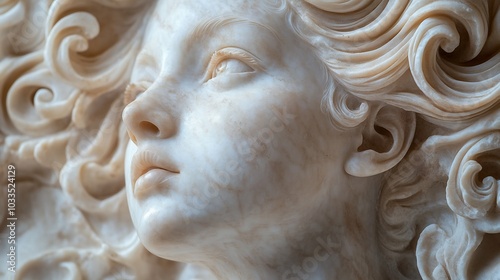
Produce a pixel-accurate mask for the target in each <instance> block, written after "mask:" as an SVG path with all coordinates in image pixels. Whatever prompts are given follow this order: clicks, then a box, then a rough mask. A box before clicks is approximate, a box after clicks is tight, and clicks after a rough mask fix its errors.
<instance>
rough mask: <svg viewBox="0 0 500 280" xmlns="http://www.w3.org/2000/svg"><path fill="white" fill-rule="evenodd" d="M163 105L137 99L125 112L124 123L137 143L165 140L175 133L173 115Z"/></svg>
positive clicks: (144, 99) (131, 137)
mask: <svg viewBox="0 0 500 280" xmlns="http://www.w3.org/2000/svg"><path fill="white" fill-rule="evenodd" d="M168 111H169V110H168V109H167V108H162V106H161V104H159V103H158V102H154V100H147V99H146V98H139V99H136V100H135V101H134V102H132V103H130V104H129V105H128V106H127V107H125V109H124V110H123V115H122V117H123V122H124V123H125V126H126V127H127V131H128V134H129V136H130V139H131V140H132V141H133V142H134V143H135V144H138V142H141V141H143V140H147V139H165V138H169V137H171V136H172V135H173V134H174V133H175V124H174V120H173V118H172V115H171V113H170V112H168Z"/></svg>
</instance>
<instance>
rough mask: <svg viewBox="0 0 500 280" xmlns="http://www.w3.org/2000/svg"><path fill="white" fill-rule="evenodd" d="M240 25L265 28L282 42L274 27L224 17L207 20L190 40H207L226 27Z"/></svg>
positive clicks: (197, 27)
mask: <svg viewBox="0 0 500 280" xmlns="http://www.w3.org/2000/svg"><path fill="white" fill-rule="evenodd" d="M238 23H245V24H249V25H254V26H257V27H260V28H263V29H265V30H267V31H269V32H271V34H272V35H273V36H274V37H276V39H277V40H278V41H280V42H281V41H282V40H281V37H280V36H279V33H278V32H276V30H274V29H273V28H272V27H270V26H268V25H265V24H262V23H259V22H256V21H252V20H248V19H244V18H234V17H226V18H223V17H222V16H221V17H217V18H212V19H209V20H206V21H205V22H203V23H201V24H199V25H198V26H196V28H195V29H194V31H193V33H192V34H191V36H189V37H190V38H205V37H208V36H211V35H213V34H214V33H216V32H217V31H218V30H220V29H222V28H223V27H225V26H228V25H231V24H238Z"/></svg>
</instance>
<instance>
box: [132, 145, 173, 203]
mask: <svg viewBox="0 0 500 280" xmlns="http://www.w3.org/2000/svg"><path fill="white" fill-rule="evenodd" d="M132 165H133V166H132V192H133V193H134V195H139V194H141V193H144V192H146V191H148V190H151V189H154V188H156V187H158V186H161V185H164V184H166V183H167V182H168V181H169V179H171V178H172V177H174V176H176V175H178V174H180V172H179V171H178V170H177V168H175V167H174V165H173V164H172V163H170V162H169V161H168V160H167V159H165V158H164V157H161V156H160V155H159V154H158V153H157V152H154V151H151V150H139V151H137V152H136V154H135V155H134V156H133V158H132Z"/></svg>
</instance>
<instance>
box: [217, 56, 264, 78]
mask: <svg viewBox="0 0 500 280" xmlns="http://www.w3.org/2000/svg"><path fill="white" fill-rule="evenodd" d="M254 71H255V70H254V69H253V68H252V67H250V66H248V65H247V64H246V63H244V62H242V61H240V60H238V59H234V58H231V59H226V60H223V61H221V62H220V63H219V64H218V65H217V66H216V67H215V69H214V71H213V72H212V79H213V78H215V77H217V76H220V75H224V74H237V73H248V72H254Z"/></svg>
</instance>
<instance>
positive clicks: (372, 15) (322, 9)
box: [272, 0, 500, 123]
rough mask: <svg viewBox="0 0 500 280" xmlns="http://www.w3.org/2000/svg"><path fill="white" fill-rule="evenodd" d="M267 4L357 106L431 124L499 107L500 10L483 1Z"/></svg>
mask: <svg viewBox="0 0 500 280" xmlns="http://www.w3.org/2000/svg"><path fill="white" fill-rule="evenodd" d="M490 2H491V1H490ZM272 3H273V4H274V6H275V7H276V8H278V9H279V10H280V11H281V12H283V13H285V14H286V18H287V20H288V22H289V24H290V26H291V28H292V29H293V30H294V31H295V32H296V33H297V34H298V35H299V37H301V38H302V39H303V40H304V41H306V42H307V43H309V44H310V45H311V46H312V47H313V49H314V51H315V53H316V54H317V56H318V57H319V58H320V59H321V60H322V61H323V62H324V63H325V65H326V66H327V68H328V70H329V72H330V74H331V75H332V77H333V79H334V80H336V82H337V87H339V86H340V87H341V88H343V89H345V91H347V92H349V93H350V95H353V96H356V97H358V98H359V99H361V100H362V102H363V101H367V102H368V104H369V103H370V101H382V102H384V103H387V104H390V105H393V106H397V107H400V108H403V109H405V110H408V111H414V112H417V113H419V114H421V115H422V116H424V117H426V118H428V119H429V120H431V121H433V122H436V123H438V122H439V123H442V122H443V121H444V122H450V123H451V122H457V121H459V122H460V121H463V122H465V121H468V120H471V119H474V118H476V117H478V116H481V115H484V114H485V113H487V112H489V111H490V110H491V109H492V108H494V107H495V106H496V105H497V104H498V103H499V100H500V74H499V73H498V70H497V69H496V68H495V67H494V65H498V64H499V63H500V54H499V52H498V49H499V48H500V42H499V41H498V40H495V38H496V37H498V36H500V34H498V33H499V32H498V28H497V29H495V28H490V26H492V27H494V24H493V22H494V20H495V19H494V17H490V16H489V15H490V14H495V9H497V8H498V7H496V6H495V5H491V4H490V3H489V2H488V1H486V0H483V1H473V0H469V1H456V0H446V1H441V2H439V3H437V2H429V1H418V0H405V1H395V0H388V1H382V0H380V1H364V0H358V1H356V0H350V1H338V0H276V1H273V2H272ZM331 97H332V98H333V97H334V96H333V95H332V96H331ZM333 103H334V102H333ZM362 104H364V103H362ZM330 111H335V110H330ZM337 117H340V116H337ZM344 117H345V116H344ZM334 118H335V116H334Z"/></svg>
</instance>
